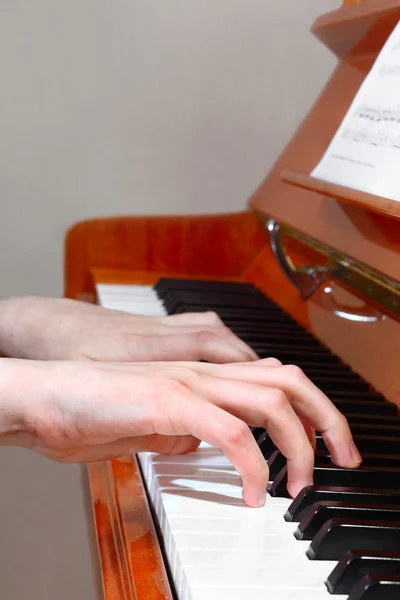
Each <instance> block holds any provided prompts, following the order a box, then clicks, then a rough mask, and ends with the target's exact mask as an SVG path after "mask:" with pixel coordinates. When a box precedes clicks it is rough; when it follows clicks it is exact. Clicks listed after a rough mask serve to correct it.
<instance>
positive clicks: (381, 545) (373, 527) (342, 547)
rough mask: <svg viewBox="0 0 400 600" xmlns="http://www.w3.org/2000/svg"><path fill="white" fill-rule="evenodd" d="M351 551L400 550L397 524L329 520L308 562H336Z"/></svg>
mask: <svg viewBox="0 0 400 600" xmlns="http://www.w3.org/2000/svg"><path fill="white" fill-rule="evenodd" d="M353 548H354V549H357V550H369V549H370V548H374V550H380V551H386V550H387V551H390V552H398V551H400V523H398V522H394V523H392V522H390V521H370V522H368V523H364V522H363V521H357V520H353V521H352V520H350V519H348V520H346V519H331V520H330V521H327V522H326V523H325V525H323V526H322V527H321V529H320V530H319V531H318V533H317V535H316V536H315V537H314V539H313V541H312V542H311V544H310V546H309V548H308V550H307V552H306V554H307V556H308V558H309V559H310V560H339V559H340V557H341V556H342V555H343V554H344V553H345V552H347V551H348V550H349V549H353Z"/></svg>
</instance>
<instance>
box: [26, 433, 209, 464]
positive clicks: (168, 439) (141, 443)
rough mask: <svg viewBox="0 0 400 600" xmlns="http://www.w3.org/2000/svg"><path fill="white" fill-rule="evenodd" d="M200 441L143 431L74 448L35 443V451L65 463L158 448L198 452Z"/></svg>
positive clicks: (169, 451) (177, 451) (103, 458)
mask: <svg viewBox="0 0 400 600" xmlns="http://www.w3.org/2000/svg"><path fill="white" fill-rule="evenodd" d="M199 444H200V441H199V440H197V439H196V438H194V437H192V436H190V435H182V436H167V435H158V434H153V435H144V436H135V437H125V438H120V439H116V440H115V441H112V442H106V443H103V444H93V445H81V446H75V447H72V448H51V447H50V448H49V447H46V446H42V445H40V443H37V444H35V447H34V451H35V452H36V453H38V454H41V455H42V456H46V458H50V459H52V460H57V461H59V462H64V463H69V464H71V463H81V462H85V463H89V462H97V461H102V460H112V459H113V458H121V457H123V456H127V455H128V454H132V453H137V452H156V453H157V454H184V453H187V452H195V451H196V450H197V448H198V446H199Z"/></svg>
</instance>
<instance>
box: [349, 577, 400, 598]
mask: <svg viewBox="0 0 400 600" xmlns="http://www.w3.org/2000/svg"><path fill="white" fill-rule="evenodd" d="M399 598H400V576H399V575H391V574H390V573H389V574H386V573H382V574H376V573H373V574H371V575H364V577H363V578H362V579H361V581H360V582H359V583H358V584H357V585H356V586H355V587H354V589H353V590H352V591H351V593H350V596H349V597H348V600H398V599H399Z"/></svg>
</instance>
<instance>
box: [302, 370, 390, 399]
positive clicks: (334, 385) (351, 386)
mask: <svg viewBox="0 0 400 600" xmlns="http://www.w3.org/2000/svg"><path fill="white" fill-rule="evenodd" d="M313 381H314V383H315V385H316V386H317V387H319V388H320V389H331V390H337V391H339V390H341V391H344V392H353V391H355V392H357V391H359V392H361V393H366V394H369V393H371V394H372V395H375V394H374V393H373V392H372V390H371V389H370V385H369V383H367V382H366V381H362V380H357V379H356V380H354V381H353V380H348V379H341V378H340V377H329V375H328V374H327V375H326V376H325V377H323V376H320V377H315V378H314V380H313ZM376 395H377V396H379V397H381V398H383V396H382V394H376Z"/></svg>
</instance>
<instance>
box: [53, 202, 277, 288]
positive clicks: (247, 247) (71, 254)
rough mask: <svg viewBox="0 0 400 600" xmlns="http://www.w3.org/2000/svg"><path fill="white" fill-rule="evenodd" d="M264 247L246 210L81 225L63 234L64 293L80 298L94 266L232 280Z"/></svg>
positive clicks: (261, 232) (262, 236)
mask: <svg viewBox="0 0 400 600" xmlns="http://www.w3.org/2000/svg"><path fill="white" fill-rule="evenodd" d="M265 243H266V233H265V231H264V230H263V227H262V225H261V224H260V222H259V221H258V220H257V219H256V218H255V216H254V215H253V214H251V213H250V212H243V213H237V214H227V215H202V216H184V217H126V218H124V217H116V218H111V219H93V220H89V221H84V222H81V223H77V224H76V225H74V226H73V227H72V228H71V229H70V231H69V232H68V234H67V236H66V241H65V268H64V272H65V295H66V296H67V297H69V298H80V297H83V298H84V297H85V294H87V293H88V291H89V290H90V289H91V278H90V271H91V269H95V268H108V269H122V270H128V271H129V270H141V271H159V272H161V271H162V272H165V273H167V274H170V273H174V274H181V275H199V276H206V275H208V276H227V277H234V276H237V275H238V274H239V273H240V272H241V271H242V270H243V269H244V268H245V266H246V265H247V264H248V263H249V262H250V260H251V259H252V257H253V256H255V254H256V253H257V252H258V251H259V250H260V248H261V247H262V246H263V245H264V244H265Z"/></svg>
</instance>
